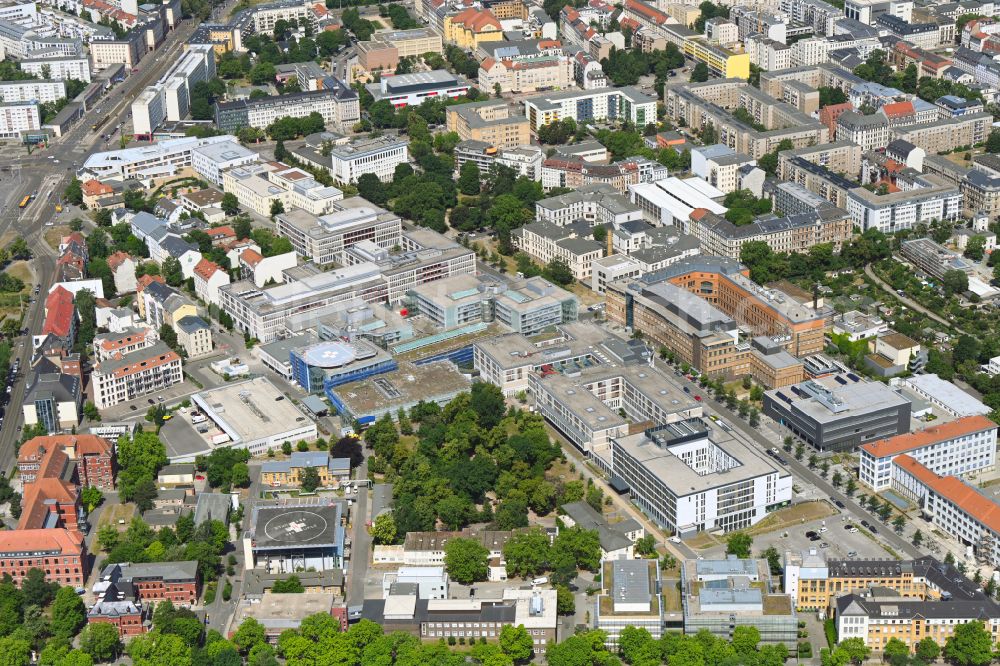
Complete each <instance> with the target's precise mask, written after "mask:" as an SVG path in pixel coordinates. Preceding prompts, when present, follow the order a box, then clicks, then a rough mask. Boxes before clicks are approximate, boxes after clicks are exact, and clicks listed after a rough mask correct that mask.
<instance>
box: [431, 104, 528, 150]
mask: <svg viewBox="0 0 1000 666" xmlns="http://www.w3.org/2000/svg"><path fill="white" fill-rule="evenodd" d="M445 124H446V125H447V128H448V131H449V132H457V133H458V136H459V138H460V139H462V141H482V142H484V143H487V144H489V145H490V146H492V147H494V148H497V149H505V148H517V147H518V146H525V145H528V144H530V143H531V127H530V124H529V122H528V118H527V116H524V115H522V114H520V113H516V112H515V111H514V110H513V109H512V108H511V107H510V105H509V104H507V103H506V102H505V101H504V100H488V101H485V102H470V103H469V104H457V105H455V106H448V107H446V108H445Z"/></svg>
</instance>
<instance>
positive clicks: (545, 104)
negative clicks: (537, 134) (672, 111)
mask: <svg viewBox="0 0 1000 666" xmlns="http://www.w3.org/2000/svg"><path fill="white" fill-rule="evenodd" d="M524 114H525V116H527V117H528V119H529V120H530V121H531V129H532V130H535V131H537V130H538V128H539V127H541V126H542V125H547V124H549V123H551V122H554V121H556V120H563V119H564V118H572V119H573V120H575V121H577V122H581V121H588V120H597V121H600V120H606V119H609V118H611V119H614V118H624V119H625V120H628V121H630V122H632V123H633V124H634V125H636V126H637V127H645V126H646V123H651V122H655V121H656V100H655V99H654V98H652V97H650V96H648V95H646V94H645V93H642V92H640V91H638V90H636V89H635V88H627V87H626V88H598V89H596V90H573V91H566V92H562V93H551V94H542V95H539V96H537V97H529V98H527V99H525V100H524Z"/></svg>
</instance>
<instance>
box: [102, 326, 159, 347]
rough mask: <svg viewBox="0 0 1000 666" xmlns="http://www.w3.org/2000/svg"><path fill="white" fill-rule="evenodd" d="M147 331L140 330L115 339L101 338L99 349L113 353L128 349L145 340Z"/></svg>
mask: <svg viewBox="0 0 1000 666" xmlns="http://www.w3.org/2000/svg"><path fill="white" fill-rule="evenodd" d="M148 330H149V329H145V328H141V329H139V330H138V331H132V332H129V333H121V334H120V335H119V336H118V337H117V338H102V339H101V342H100V346H101V349H102V350H104V351H106V352H115V351H117V350H119V349H122V348H125V347H130V346H132V345H133V344H135V343H137V342H141V341H143V340H145V339H146V334H147V332H148Z"/></svg>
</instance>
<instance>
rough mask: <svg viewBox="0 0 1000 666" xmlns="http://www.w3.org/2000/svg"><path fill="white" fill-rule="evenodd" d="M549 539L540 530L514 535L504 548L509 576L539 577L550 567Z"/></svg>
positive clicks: (535, 529)
mask: <svg viewBox="0 0 1000 666" xmlns="http://www.w3.org/2000/svg"><path fill="white" fill-rule="evenodd" d="M548 551H549V537H548V536H547V535H546V534H545V532H543V531H542V530H541V529H540V528H534V529H531V530H528V531H527V532H522V533H519V534H515V535H513V536H512V537H511V538H510V539H508V540H507V543H505V544H504V547H503V556H504V560H505V561H506V563H507V576H508V577H511V578H528V577H529V576H537V575H538V574H540V573H542V572H543V571H545V570H546V567H547V566H548V557H547V556H548Z"/></svg>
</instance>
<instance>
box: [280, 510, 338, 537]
mask: <svg viewBox="0 0 1000 666" xmlns="http://www.w3.org/2000/svg"><path fill="white" fill-rule="evenodd" d="M327 527H328V524H327V521H326V518H324V517H323V516H321V515H319V513H317V512H315V511H309V510H307V509H299V510H297V511H286V512H283V513H279V514H278V515H276V516H272V517H271V518H269V519H268V520H267V522H265V523H264V536H265V537H267V539H268V541H270V542H271V543H272V545H273V544H278V543H287V544H304V543H309V542H310V541H315V540H316V539H319V538H320V537H323V536H324V535H326V532H327Z"/></svg>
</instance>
